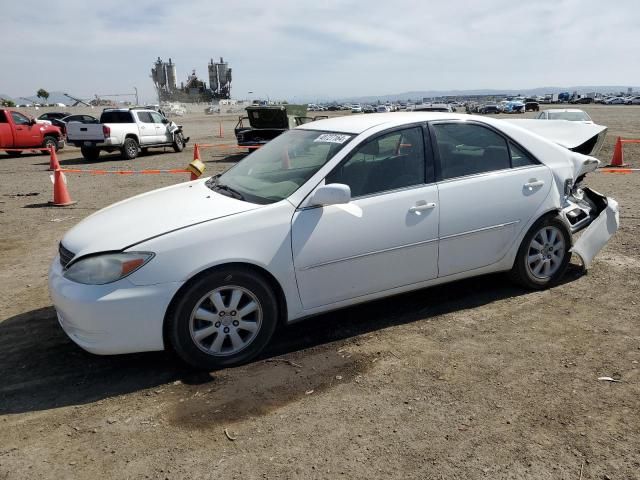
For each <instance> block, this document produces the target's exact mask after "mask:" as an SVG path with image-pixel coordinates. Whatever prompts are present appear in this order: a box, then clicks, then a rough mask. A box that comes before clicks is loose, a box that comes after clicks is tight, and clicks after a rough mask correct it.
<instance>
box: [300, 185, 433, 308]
mask: <svg viewBox="0 0 640 480" xmlns="http://www.w3.org/2000/svg"><path fill="white" fill-rule="evenodd" d="M416 207H417V208H416ZM438 223H439V208H438V188H437V186H436V185H426V186H420V187H417V188H407V189H402V190H399V191H391V192H388V193H386V194H382V195H373V196H370V197H363V198H359V199H355V200H353V201H351V202H350V203H349V204H348V205H332V206H329V207H325V208H310V209H304V210H300V211H298V212H296V214H295V216H294V217H293V222H292V226H291V231H292V240H293V246H292V249H293V263H294V265H295V269H296V278H297V280H298V287H299V289H300V297H301V299H302V303H303V305H304V308H306V309H309V308H315V307H320V306H322V305H329V304H332V303H335V302H338V301H341V300H347V299H349V298H353V297H359V296H362V295H367V294H370V293H376V292H380V291H384V290H388V289H390V288H395V287H400V286H403V285H407V284H412V283H417V282H419V281H423V280H430V279H432V278H435V277H436V276H437V275H438V269H437V265H438V245H437V242H438ZM381 271H384V272H385V274H384V275H380V274H379V272H381ZM376 272H377V273H376ZM363 278H367V279H368V280H367V281H366V282H362V281H361V279H363Z"/></svg>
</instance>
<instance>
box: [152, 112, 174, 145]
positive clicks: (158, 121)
mask: <svg viewBox="0 0 640 480" xmlns="http://www.w3.org/2000/svg"><path fill="white" fill-rule="evenodd" d="M151 118H153V123H154V124H155V126H156V142H157V143H169V142H171V140H172V136H171V134H170V133H169V124H168V123H164V122H163V120H165V118H164V117H163V116H162V115H160V114H159V113H156V112H151Z"/></svg>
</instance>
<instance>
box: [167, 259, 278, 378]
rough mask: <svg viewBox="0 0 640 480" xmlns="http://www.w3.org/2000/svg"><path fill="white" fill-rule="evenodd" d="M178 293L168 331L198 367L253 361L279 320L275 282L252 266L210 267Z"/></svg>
mask: <svg viewBox="0 0 640 480" xmlns="http://www.w3.org/2000/svg"><path fill="white" fill-rule="evenodd" d="M179 295H180V296H179V297H177V298H176V299H175V300H174V304H173V306H172V308H171V309H170V311H169V312H168V315H167V319H166V322H167V324H166V328H165V332H166V336H167V339H168V340H169V342H170V344H171V346H172V347H173V350H174V351H175V352H176V353H177V354H178V356H179V357H180V358H181V359H182V360H183V361H185V362H186V363H188V364H189V365H191V366H192V367H195V368H198V369H204V370H213V369H216V368H222V367H229V366H234V365H238V364H241V363H244V362H247V361H249V360H251V359H252V358H253V357H255V356H256V355H258V354H259V353H260V352H261V351H262V350H263V349H264V347H265V346H266V345H267V343H268V342H269V339H270V338H271V336H272V334H273V332H274V330H275V327H276V324H277V319H278V303H277V300H276V297H275V294H274V292H273V290H272V288H271V286H270V285H269V283H268V282H267V281H266V280H265V279H264V278H263V277H262V276H261V275H260V274H258V273H256V272H254V271H252V270H249V269H246V270H245V269H244V268H241V267H234V268H231V267H222V268H219V269H216V270H212V271H210V272H207V273H206V274H204V275H202V276H201V277H200V278H198V279H197V280H195V281H193V282H191V283H190V284H189V285H188V286H187V288H186V289H185V290H184V291H181V292H180V293H179Z"/></svg>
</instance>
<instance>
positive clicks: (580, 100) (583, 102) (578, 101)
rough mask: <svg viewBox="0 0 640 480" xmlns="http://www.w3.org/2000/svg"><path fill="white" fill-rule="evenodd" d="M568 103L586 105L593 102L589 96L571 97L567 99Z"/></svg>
mask: <svg viewBox="0 0 640 480" xmlns="http://www.w3.org/2000/svg"><path fill="white" fill-rule="evenodd" d="M569 103H574V104H579V105H588V104H590V103H593V98H591V97H580V98H573V99H571V100H569Z"/></svg>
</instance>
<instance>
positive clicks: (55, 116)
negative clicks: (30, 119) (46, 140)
mask: <svg viewBox="0 0 640 480" xmlns="http://www.w3.org/2000/svg"><path fill="white" fill-rule="evenodd" d="M69 115H71V113H70V112H48V113H43V114H42V115H40V116H39V117H38V120H47V121H49V122H52V123H53V120H60V119H61V118H64V117H68V116H69Z"/></svg>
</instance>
